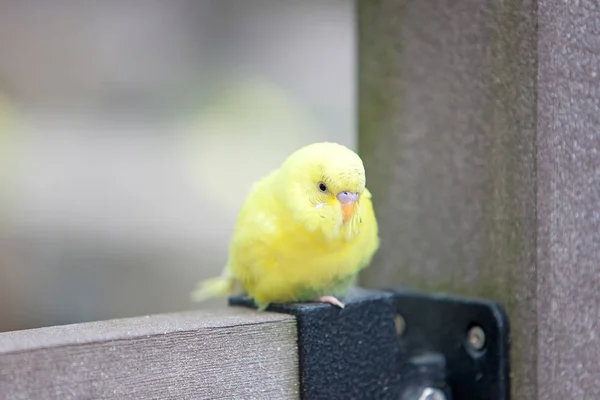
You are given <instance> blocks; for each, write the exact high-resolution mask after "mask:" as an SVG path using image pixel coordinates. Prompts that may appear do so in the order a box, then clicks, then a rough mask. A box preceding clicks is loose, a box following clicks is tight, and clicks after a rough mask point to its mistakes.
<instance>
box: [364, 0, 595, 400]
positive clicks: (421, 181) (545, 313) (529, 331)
mask: <svg viewBox="0 0 600 400" xmlns="http://www.w3.org/2000/svg"><path fill="white" fill-rule="evenodd" d="M358 4H359V5H358V12H359V14H358V19H359V40H360V43H359V60H360V66H359V82H360V87H359V110H360V123H359V126H360V135H359V136H360V137H359V142H360V151H361V154H362V156H363V158H364V160H365V164H366V169H367V179H368V182H369V187H370V188H371V191H372V192H373V197H374V205H375V209H376V211H377V213H378V216H379V221H380V225H381V236H382V247H381V251H380V252H379V254H378V255H377V256H376V258H375V260H374V266H373V267H372V268H371V269H368V270H366V272H365V273H364V274H363V275H362V277H361V278H362V283H363V284H364V285H365V286H371V287H389V286H392V285H407V286H412V287H416V288H420V289H424V290H430V291H445V292H454V293H459V294H464V295H474V296H483V297H487V298H493V299H496V300H499V301H500V302H501V303H502V304H504V305H505V306H506V308H507V309H508V312H509V314H510V318H511V330H512V335H511V336H512V365H511V368H512V372H511V377H512V389H513V390H512V391H513V398H515V399H561V400H562V399H574V398H582V399H583V398H586V399H588V398H589V399H592V398H593V399H596V398H600V340H599V339H598V338H599V336H600V100H599V99H600V5H599V3H598V2H597V1H593V0H581V1H574V2H563V1H558V0H549V1H517V0H514V1H502V2H500V1H481V2H469V1H451V0H442V1H438V2H436V4H435V6H433V7H432V6H431V4H429V3H428V2H422V1H418V0H380V1H367V0H365V1H359V2H358Z"/></svg>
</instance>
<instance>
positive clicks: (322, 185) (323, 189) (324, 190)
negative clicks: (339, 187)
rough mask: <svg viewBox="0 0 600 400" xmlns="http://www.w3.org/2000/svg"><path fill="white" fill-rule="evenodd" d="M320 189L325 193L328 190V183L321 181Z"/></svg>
mask: <svg viewBox="0 0 600 400" xmlns="http://www.w3.org/2000/svg"><path fill="white" fill-rule="evenodd" d="M319 190H320V191H321V192H323V193H325V192H326V191H327V185H326V184H324V183H323V182H319Z"/></svg>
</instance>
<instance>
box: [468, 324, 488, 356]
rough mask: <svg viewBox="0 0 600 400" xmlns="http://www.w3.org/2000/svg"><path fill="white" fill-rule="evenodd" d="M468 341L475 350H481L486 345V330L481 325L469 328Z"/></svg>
mask: <svg viewBox="0 0 600 400" xmlns="http://www.w3.org/2000/svg"><path fill="white" fill-rule="evenodd" d="M467 342H468V343H469V346H471V348H472V349H473V350H476V351H479V350H481V349H483V347H484V346H485V332H484V331H483V329H481V327H479V326H474V327H472V328H471V329H469V333H468V334H467Z"/></svg>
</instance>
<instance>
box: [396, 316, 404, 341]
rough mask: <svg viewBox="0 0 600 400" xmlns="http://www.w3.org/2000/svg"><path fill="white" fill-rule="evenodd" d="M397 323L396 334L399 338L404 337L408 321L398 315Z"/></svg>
mask: <svg viewBox="0 0 600 400" xmlns="http://www.w3.org/2000/svg"><path fill="white" fill-rule="evenodd" d="M395 323H396V334H397V335H398V336H402V335H403V334H404V331H405V330H406V321H405V320H404V318H403V317H402V315H400V314H396V318H395Z"/></svg>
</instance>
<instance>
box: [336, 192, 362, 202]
mask: <svg viewBox="0 0 600 400" xmlns="http://www.w3.org/2000/svg"><path fill="white" fill-rule="evenodd" d="M337 199H338V200H339V202H340V203H342V204H352V203H355V202H356V200H358V193H353V192H340V193H338V195H337Z"/></svg>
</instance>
